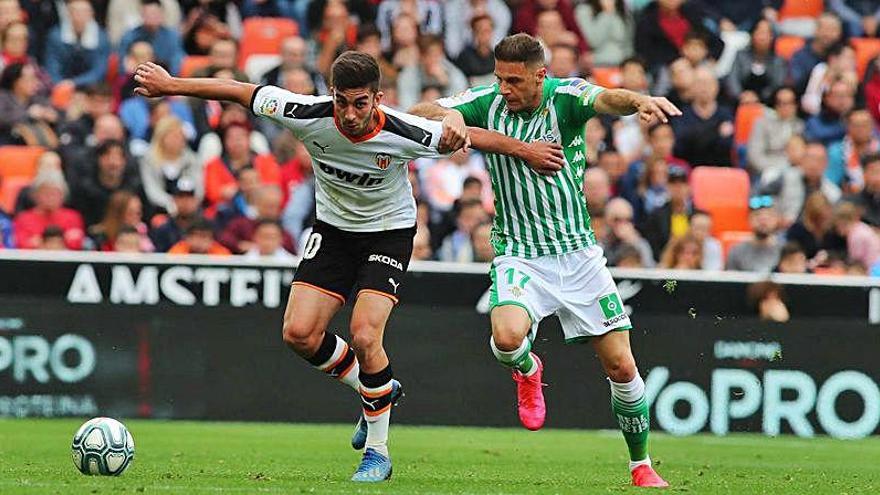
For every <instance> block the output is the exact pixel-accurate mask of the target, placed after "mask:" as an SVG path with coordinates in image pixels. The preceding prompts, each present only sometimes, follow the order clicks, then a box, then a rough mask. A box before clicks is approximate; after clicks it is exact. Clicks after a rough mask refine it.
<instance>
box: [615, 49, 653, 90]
mask: <svg viewBox="0 0 880 495" xmlns="http://www.w3.org/2000/svg"><path fill="white" fill-rule="evenodd" d="M649 86H650V85H649V83H648V69H647V67H645V62H644V61H642V59H641V58H639V57H630V58H627V59H624V60H623V62H621V63H620V87H622V88H623V89H628V90H630V91H634V92H636V93H642V94H647V93H648V89H649Z"/></svg>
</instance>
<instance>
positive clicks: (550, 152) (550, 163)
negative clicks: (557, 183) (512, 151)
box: [519, 141, 565, 176]
mask: <svg viewBox="0 0 880 495" xmlns="http://www.w3.org/2000/svg"><path fill="white" fill-rule="evenodd" d="M519 158H522V159H523V160H525V161H526V163H528V164H529V166H530V167H531V168H532V170H534V171H535V172H537V173H539V174H541V175H547V176H550V175H554V174H556V172H558V171H560V170H562V168H563V167H565V155H564V154H563V153H562V146H560V145H559V144H558V143H548V142H546V141H532V142H531V143H527V144H525V145H524V146H523V150H522V153H520V157H519Z"/></svg>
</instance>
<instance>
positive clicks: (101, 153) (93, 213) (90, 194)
mask: <svg viewBox="0 0 880 495" xmlns="http://www.w3.org/2000/svg"><path fill="white" fill-rule="evenodd" d="M96 158H97V161H96V162H95V163H92V164H91V168H90V173H89V174H88V175H84V176H82V177H78V178H77V181H76V182H75V183H74V184H73V187H72V189H73V194H72V203H73V205H74V207H76V209H77V210H78V211H79V212H81V213H82V215H83V219H84V220H85V222H86V225H93V224H95V223H97V222H98V221H100V220H101V218H103V216H104V211H105V208H106V207H107V201H108V200H109V199H110V196H111V195H112V194H113V193H114V192H116V191H122V190H125V191H130V192H132V193H134V194H137V195H142V186H141V180H140V176H139V175H138V169H137V168H136V167H132V168H129V167H128V166H127V162H126V156H125V147H124V145H123V144H122V143H121V142H119V141H106V142H104V143H101V144H100V145H98V147H97V149H96Z"/></svg>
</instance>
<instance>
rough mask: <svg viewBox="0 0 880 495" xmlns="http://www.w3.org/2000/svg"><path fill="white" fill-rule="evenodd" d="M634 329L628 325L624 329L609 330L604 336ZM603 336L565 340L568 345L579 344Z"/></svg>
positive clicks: (585, 336) (586, 336)
mask: <svg viewBox="0 0 880 495" xmlns="http://www.w3.org/2000/svg"><path fill="white" fill-rule="evenodd" d="M632 328H633V327H632V325H626V326H624V327H617V328H612V329H611V330H608V331H607V332H605V333H603V334H602V335H608V333H610V332H628V331H630V330H632ZM602 335H579V336H577V337H572V338H570V339H565V343H566V344H579V343H581V342H586V341H588V340H590V339H592V338H593V337H601V336H602Z"/></svg>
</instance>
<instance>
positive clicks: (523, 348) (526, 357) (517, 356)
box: [489, 337, 538, 376]
mask: <svg viewBox="0 0 880 495" xmlns="http://www.w3.org/2000/svg"><path fill="white" fill-rule="evenodd" d="M489 347H490V348H491V349H492V354H494V355H495V359H497V360H498V362H499V363H501V364H503V365H504V366H507V367H508V368H513V369H515V370H517V371H519V372H520V373H522V374H523V375H525V376H532V375H534V374H535V373H536V372H537V371H538V363H537V361H535V359H534V358H533V357H532V355H531V351H532V343H531V342H530V341H529V339H528V337H526V338H524V339H523V340H522V343H521V344H520V345H519V347H517V348H516V349H514V350H512V351H502V350H501V349H499V348H498V346H497V345H495V338H494V337H492V338H490V339H489ZM523 370H527V371H523Z"/></svg>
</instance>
